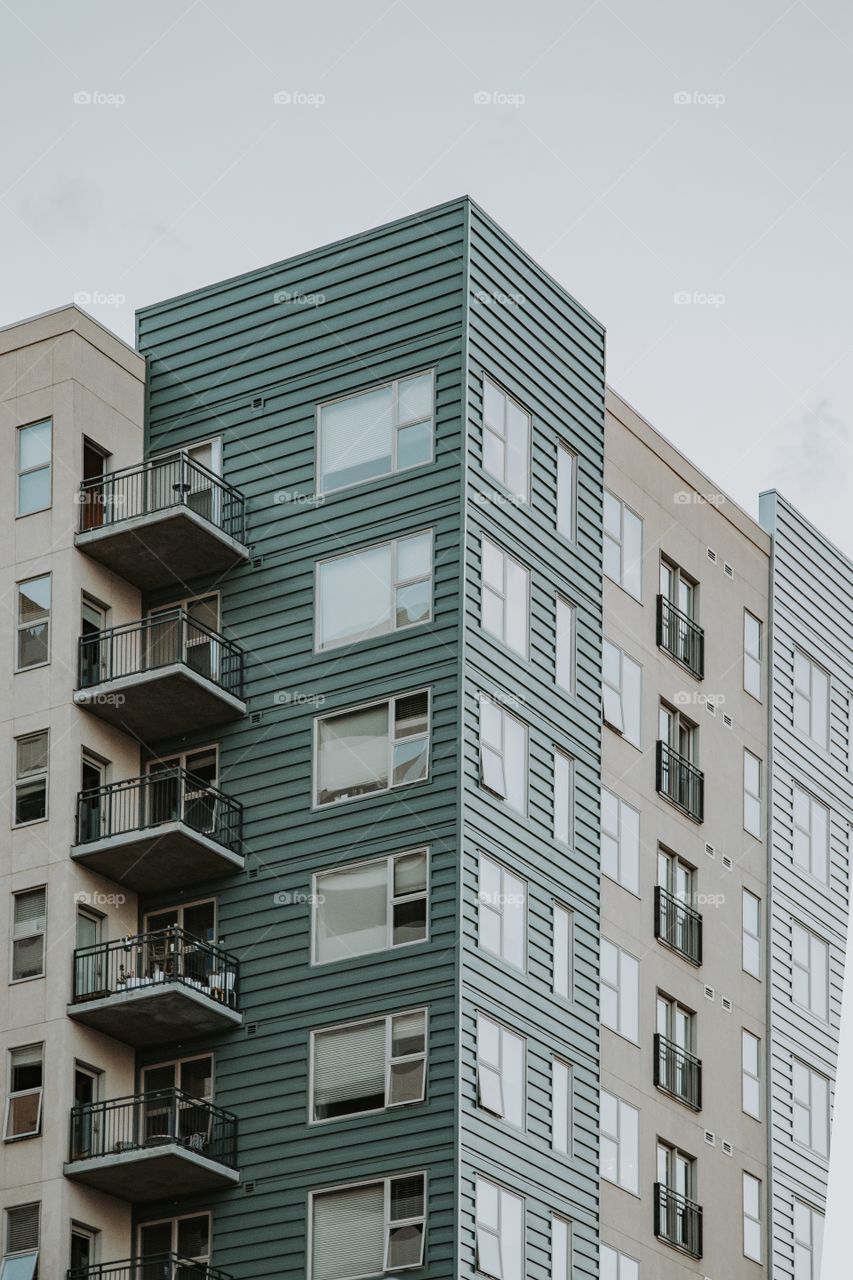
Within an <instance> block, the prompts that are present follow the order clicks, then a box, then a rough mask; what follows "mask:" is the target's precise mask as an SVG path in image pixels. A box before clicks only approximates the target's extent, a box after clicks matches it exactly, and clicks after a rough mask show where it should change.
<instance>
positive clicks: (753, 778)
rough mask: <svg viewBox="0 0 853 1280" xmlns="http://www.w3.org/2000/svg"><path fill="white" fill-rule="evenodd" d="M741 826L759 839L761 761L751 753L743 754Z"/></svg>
mask: <svg viewBox="0 0 853 1280" xmlns="http://www.w3.org/2000/svg"><path fill="white" fill-rule="evenodd" d="M743 826H744V830H745V831H748V832H749V834H750V835H751V836H755V837H756V839H759V840H760V839H761V761H760V760H759V758H758V756H754V755H753V754H752V752H751V751H747V750H746V749H745V748H744V753H743Z"/></svg>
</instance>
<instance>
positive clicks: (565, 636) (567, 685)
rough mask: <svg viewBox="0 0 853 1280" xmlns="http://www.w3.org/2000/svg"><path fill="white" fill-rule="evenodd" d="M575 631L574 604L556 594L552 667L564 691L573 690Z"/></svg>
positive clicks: (569, 691)
mask: <svg viewBox="0 0 853 1280" xmlns="http://www.w3.org/2000/svg"><path fill="white" fill-rule="evenodd" d="M575 631H576V626H575V606H574V605H573V604H570V603H569V601H568V600H564V599H563V597H562V596H557V605H556V636H555V643H556V654H555V659H554V667H555V676H556V681H557V684H558V685H559V686H560V688H561V689H565V691H566V693H574V691H575Z"/></svg>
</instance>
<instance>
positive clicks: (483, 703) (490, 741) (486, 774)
mask: <svg viewBox="0 0 853 1280" xmlns="http://www.w3.org/2000/svg"><path fill="white" fill-rule="evenodd" d="M480 783H481V785H482V786H484V787H485V788H486V790H487V791H491V792H492V793H493V794H494V795H496V796H499V797H500V798H501V799H502V800H505V801H506V803H507V804H508V805H509V807H510V808H511V809H515V810H516V811H517V812H518V813H524V812H525V810H526V807H527V728H526V726H525V725H524V724H522V722H521V721H520V720H519V719H517V718H516V717H515V716H514V715H511V714H510V712H509V711H507V710H506V709H505V708H504V707H502V706H500V705H499V703H497V702H494V701H493V700H492V699H491V698H489V697H487V695H486V694H480Z"/></svg>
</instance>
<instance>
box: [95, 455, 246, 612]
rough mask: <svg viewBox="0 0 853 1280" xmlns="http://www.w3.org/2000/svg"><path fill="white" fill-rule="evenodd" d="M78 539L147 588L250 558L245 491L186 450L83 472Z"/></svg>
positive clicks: (216, 570)
mask: <svg viewBox="0 0 853 1280" xmlns="http://www.w3.org/2000/svg"><path fill="white" fill-rule="evenodd" d="M78 501H79V504H80V521H79V529H78V533H77V535H76V538H75V544H76V546H77V547H79V549H80V550H81V551H85V552H86V554H87V555H89V556H91V557H92V559H93V560H97V561H98V562H99V563H100V564H103V565H106V567H107V568H108V569H112V571H113V572H114V573H117V574H118V575H119V577H121V578H124V579H125V580H126V581H127V582H132V583H134V584H135V585H136V586H137V587H141V588H142V589H143V590H145V591H150V590H153V589H155V588H157V587H174V586H176V585H177V584H178V583H180V584H181V586H183V585H184V584H185V583H186V582H188V581H190V580H191V579H193V578H198V577H201V576H202V575H205V574H211V573H216V574H221V573H223V572H224V571H225V570H226V569H230V568H231V567H232V566H233V565H236V564H241V563H243V562H244V561H245V560H247V559H248V558H249V552H248V549H247V547H246V546H245V538H246V503H245V499H244V497H243V495H242V494H241V493H240V492H239V491H238V490H237V489H232V487H231V486H230V485H228V484H225V483H224V482H223V481H222V479H221V478H220V477H219V476H217V475H214V473H213V472H212V471H209V470H208V469H207V467H205V466H203V465H202V464H201V463H200V462H196V461H195V460H194V459H192V458H190V457H189V456H188V455H187V454H186V453H184V452H183V451H178V452H176V453H170V454H166V455H164V456H162V457H158V458H155V459H153V460H152V461H150V462H140V463H139V464H137V466H135V467H125V468H124V470H122V471H112V472H110V473H109V474H107V475H104V476H98V477H97V479H94V480H84V482H83V484H82V485H81V486H80V493H79V497H78Z"/></svg>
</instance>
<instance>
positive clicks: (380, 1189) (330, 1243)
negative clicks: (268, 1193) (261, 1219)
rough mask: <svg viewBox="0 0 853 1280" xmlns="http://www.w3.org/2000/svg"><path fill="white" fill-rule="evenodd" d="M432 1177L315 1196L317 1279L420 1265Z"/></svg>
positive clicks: (408, 1177) (347, 1279) (313, 1238)
mask: <svg viewBox="0 0 853 1280" xmlns="http://www.w3.org/2000/svg"><path fill="white" fill-rule="evenodd" d="M425 1232H426V1175H425V1174H423V1173H410V1174H405V1175H403V1176H401V1177H396V1178H380V1179H378V1180H377V1181H375V1182H361V1183H357V1184H355V1185H354V1186H347V1187H339V1188H336V1189H335V1190H333V1191H315V1192H313V1193H312V1195H311V1276H312V1280H350V1278H351V1277H352V1278H353V1280H354V1278H355V1277H360V1276H371V1275H374V1274H376V1273H381V1272H383V1271H404V1270H406V1269H407V1268H410V1267H420V1266H422V1265H423V1260H424V1236H425Z"/></svg>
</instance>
